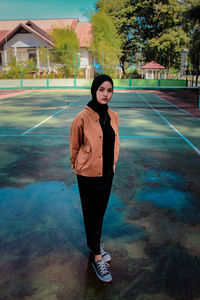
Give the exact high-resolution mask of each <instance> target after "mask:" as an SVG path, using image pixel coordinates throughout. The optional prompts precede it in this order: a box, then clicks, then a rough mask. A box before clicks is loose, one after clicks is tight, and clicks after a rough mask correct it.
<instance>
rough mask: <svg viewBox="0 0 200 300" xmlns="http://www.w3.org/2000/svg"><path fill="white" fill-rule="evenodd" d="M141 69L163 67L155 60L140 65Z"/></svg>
mask: <svg viewBox="0 0 200 300" xmlns="http://www.w3.org/2000/svg"><path fill="white" fill-rule="evenodd" d="M142 69H159V70H160V69H165V67H164V66H162V65H160V64H158V63H157V62H155V61H151V62H150V63H148V64H146V65H144V66H142Z"/></svg>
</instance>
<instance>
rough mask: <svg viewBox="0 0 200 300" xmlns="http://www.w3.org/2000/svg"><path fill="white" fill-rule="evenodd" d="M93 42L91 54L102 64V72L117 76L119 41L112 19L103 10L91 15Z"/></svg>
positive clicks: (119, 52)
mask: <svg viewBox="0 0 200 300" xmlns="http://www.w3.org/2000/svg"><path fill="white" fill-rule="evenodd" d="M91 22H92V32H93V37H94V38H93V43H92V45H91V47H90V50H91V52H92V55H93V56H94V58H95V59H96V61H97V62H98V63H99V64H100V65H103V64H104V73H107V74H109V75H110V76H113V77H115V76H117V70H116V65H119V58H120V56H121V50H120V49H121V41H120V39H119V35H118V34H117V30H116V28H115V25H114V23H113V21H112V19H111V18H110V17H109V16H107V15H106V14H105V13H104V12H96V13H95V14H94V15H93V16H92V17H91Z"/></svg>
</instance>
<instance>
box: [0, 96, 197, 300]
mask: <svg viewBox="0 0 200 300" xmlns="http://www.w3.org/2000/svg"><path fill="white" fill-rule="evenodd" d="M89 100H90V94H89V92H88V91H85V92H81V91H79V92H77V91H76V92H69V91H66V92H61V91H59V92H58V91H53V92H42V91H32V92H30V93H27V94H23V95H21V94H19V95H17V96H15V97H9V98H6V99H1V100H0V120H1V121H0V144H1V147H0V156H1V160H0V169H1V178H0V185H1V187H0V257H1V260H0V299H1V300H4V299H6V300H7V299H15V300H18V299H19V300H22V299H25V300H29V299H31V300H32V299H34V300H40V299H41V300H43V299H45V300H46V299H47V300H54V299H59V300H66V299H67V300H68V299H70V300H73V299H82V300H84V299H87V300H94V299H95V300H96V299H100V300H107V299H114V300H115V299H131V300H132V299H136V300H173V299H175V300H197V299H200V284H199V283H200V201H199V200H200V176H199V174H200V119H199V118H197V117H194V116H192V115H190V114H189V113H187V112H186V111H185V110H184V109H180V108H178V107H176V106H175V105H173V104H170V103H169V102H167V101H166V100H164V99H163V98H161V97H159V96H158V95H156V94H154V93H153V92H150V91H138V92H137V91H136V92H134V93H133V92H132V93H131V92H130V93H129V92H126V93H122V92H116V93H115V94H114V96H113V98H112V100H111V102H110V107H111V108H113V109H114V110H115V111H117V112H118V114H119V117H120V126H119V135H120V157H119V161H118V164H117V168H116V173H115V177H114V182H113V188H112V193H111V197H110V201H109V205H108V209H107V212H106V216H105V219H104V227H103V236H102V242H103V243H104V246H105V248H106V250H107V251H108V252H109V253H110V254H111V256H112V262H111V264H110V270H111V273H112V276H113V281H112V283H110V284H104V283H102V282H100V281H99V280H98V279H97V278H96V275H95V273H94V271H93V269H92V267H91V265H90V263H89V260H88V258H89V252H88V249H87V247H86V240H85V233H84V227H83V219H82V212H81V206H80V200H79V192H78V188H77V183H76V176H75V174H73V172H72V169H71V166H70V162H69V157H70V153H69V129H70V125H71V122H72V120H73V118H74V117H75V115H76V114H77V113H78V112H79V111H80V110H82V108H83V107H84V106H85V105H86V104H87V102H88V101H89ZM94 201H95V199H94Z"/></svg>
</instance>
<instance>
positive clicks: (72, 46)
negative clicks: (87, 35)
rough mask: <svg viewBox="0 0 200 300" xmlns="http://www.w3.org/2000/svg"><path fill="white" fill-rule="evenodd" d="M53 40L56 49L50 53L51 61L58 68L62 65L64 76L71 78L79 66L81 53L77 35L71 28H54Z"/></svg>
mask: <svg viewBox="0 0 200 300" xmlns="http://www.w3.org/2000/svg"><path fill="white" fill-rule="evenodd" d="M52 38H53V42H54V48H53V51H52V52H51V53H50V61H51V62H52V63H54V64H55V65H56V66H57V67H58V65H60V70H61V72H62V73H63V75H64V76H65V77H69V76H71V75H72V74H73V72H74V67H75V66H77V64H78V58H77V53H78V52H79V51H80V44H79V40H78V38H77V35H76V33H75V32H74V30H73V29H72V28H70V27H67V28H54V30H53V33H52ZM75 62H76V65H74V64H75Z"/></svg>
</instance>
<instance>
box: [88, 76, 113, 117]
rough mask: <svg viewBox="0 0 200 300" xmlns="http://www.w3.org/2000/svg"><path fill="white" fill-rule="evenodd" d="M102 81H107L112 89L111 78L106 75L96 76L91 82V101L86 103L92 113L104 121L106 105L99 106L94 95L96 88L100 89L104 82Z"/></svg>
mask: <svg viewBox="0 0 200 300" xmlns="http://www.w3.org/2000/svg"><path fill="white" fill-rule="evenodd" d="M104 81H109V82H110V83H111V85H112V87H113V81H112V78H111V77H110V76H108V75H106V74H101V75H98V76H97V77H95V78H94V80H93V82H92V86H91V94H92V100H91V101H90V102H88V104H87V105H88V106H89V107H91V108H92V109H93V110H94V111H96V112H97V113H98V114H99V116H100V117H101V118H103V119H104V117H105V115H106V112H107V110H108V105H107V104H100V103H99V102H98V101H97V98H96V93H97V90H98V88H99V87H100V85H101V84H102V83H103V82H104Z"/></svg>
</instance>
